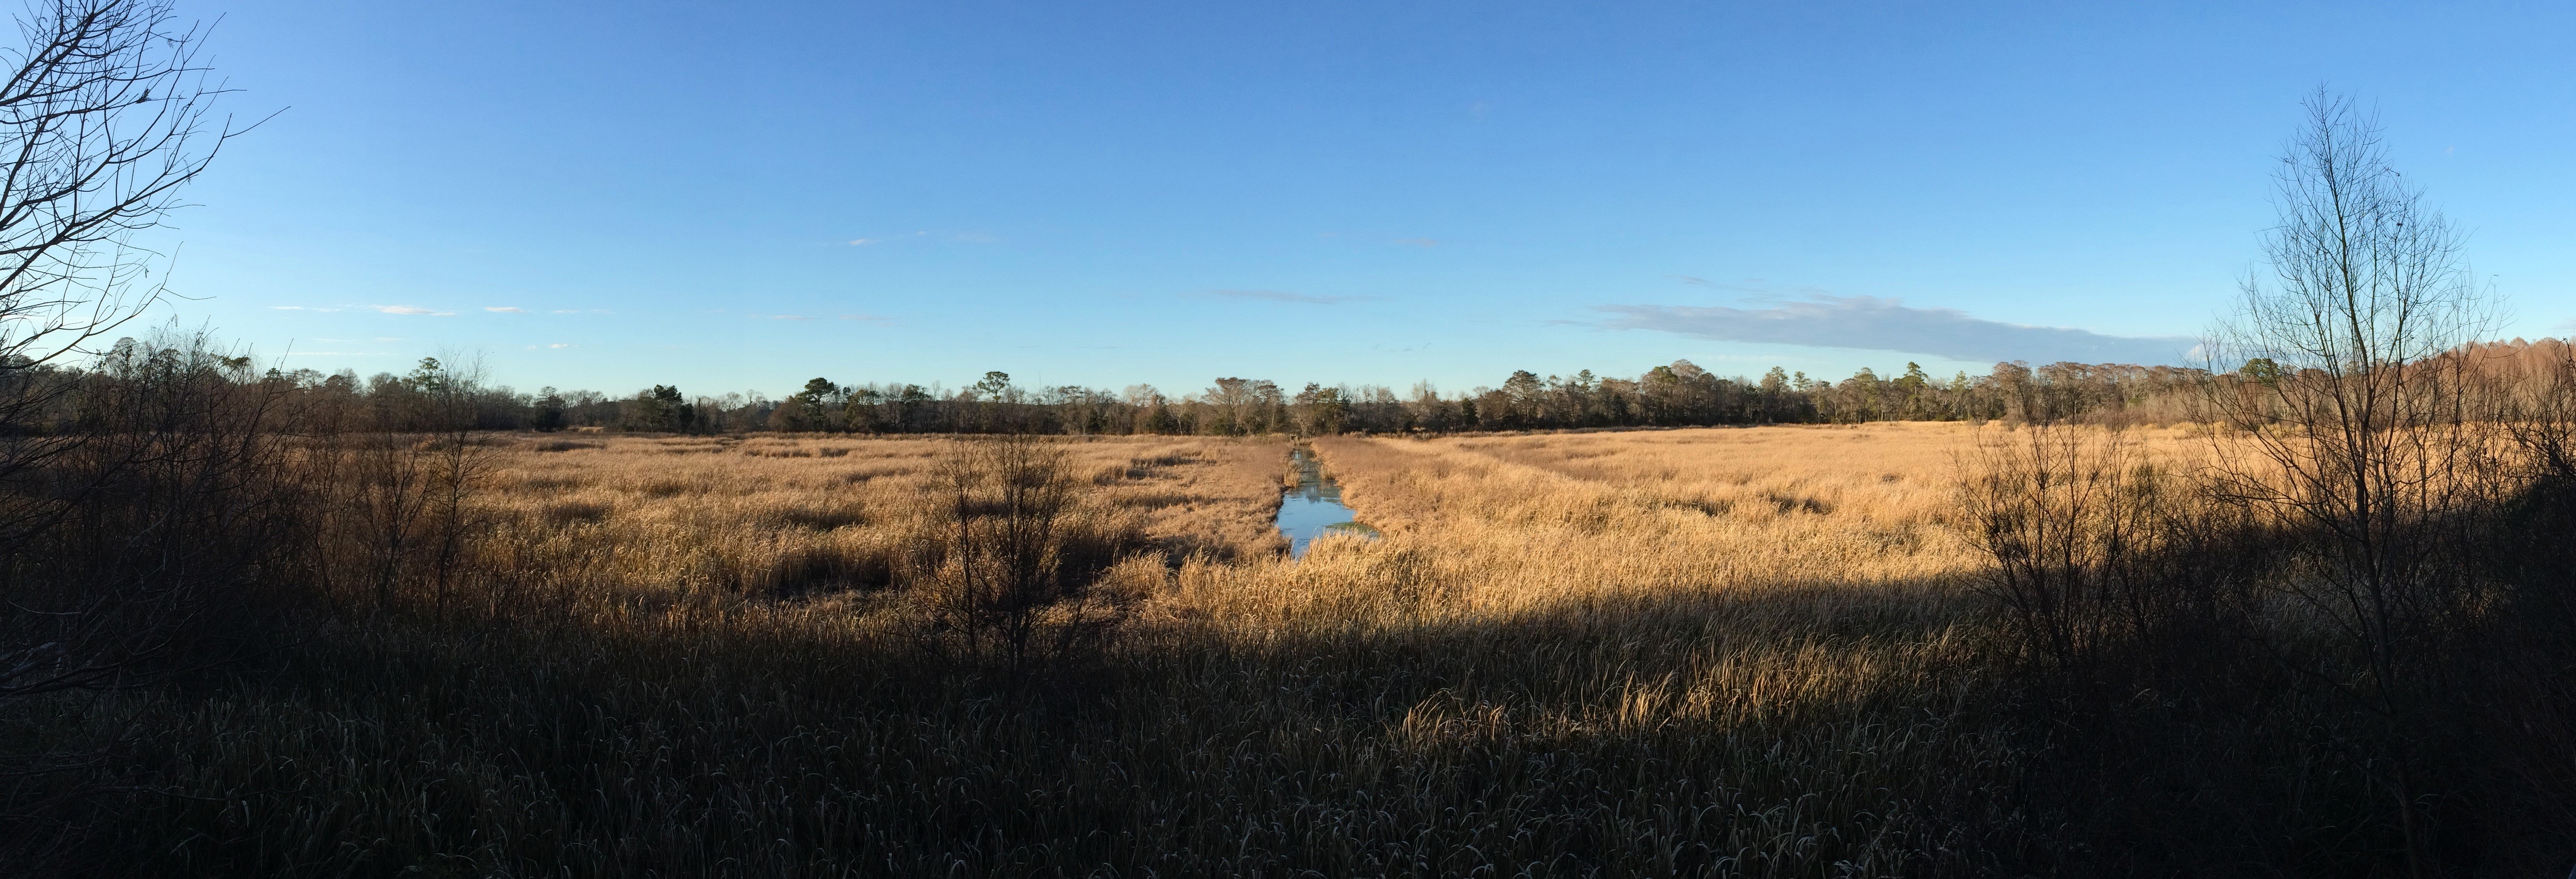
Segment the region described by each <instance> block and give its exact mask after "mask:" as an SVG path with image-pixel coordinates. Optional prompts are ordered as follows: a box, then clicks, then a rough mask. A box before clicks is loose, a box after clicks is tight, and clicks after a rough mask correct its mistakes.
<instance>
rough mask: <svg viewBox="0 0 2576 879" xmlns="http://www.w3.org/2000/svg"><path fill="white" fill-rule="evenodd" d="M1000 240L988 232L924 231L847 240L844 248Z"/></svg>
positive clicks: (974, 242)
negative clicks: (908, 243)
mask: <svg viewBox="0 0 2576 879" xmlns="http://www.w3.org/2000/svg"><path fill="white" fill-rule="evenodd" d="M1001 240H1002V239H1000V238H998V237H995V236H994V235H993V233H990V232H932V231H929V230H927V229H925V230H921V231H918V232H905V233H903V234H900V235H879V236H876V237H874V238H852V239H850V240H849V243H848V244H846V245H844V246H848V247H873V246H875V245H879V244H895V243H899V242H906V241H948V242H954V243H958V244H995V243H999V242H1000V241H1001Z"/></svg>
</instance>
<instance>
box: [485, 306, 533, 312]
mask: <svg viewBox="0 0 2576 879" xmlns="http://www.w3.org/2000/svg"><path fill="white" fill-rule="evenodd" d="M483 310H484V311H498V312H501V313H503V314H526V313H528V310H527V309H524V308H520V307H518V306H516V305H486V306H483Z"/></svg>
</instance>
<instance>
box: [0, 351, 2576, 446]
mask: <svg viewBox="0 0 2576 879" xmlns="http://www.w3.org/2000/svg"><path fill="white" fill-rule="evenodd" d="M2565 345H2566V343H2564V342H2562V341H2560V340H2557V339H2548V338H2544V339H2541V340H2539V341H2537V342H2527V341H2525V340H2522V339H2514V340H2511V341H2509V342H2496V343H2491V344H2481V345H2472V346H2468V347H2467V348H2464V349H2463V350H2462V351H2460V352H2458V354H2459V355H2461V356H2474V357H2475V358H2476V359H2479V360H2481V361H2497V360H2500V359H2501V360H2513V359H2524V358H2547V357H2555V356H2559V355H2560V354H2561V353H2562V352H2563V351H2565V350H2566V349H2565ZM152 347H154V346H153V345H149V344H145V343H139V342H136V341H134V340H132V339H122V340H119V341H118V343H117V344H116V346H114V347H113V348H112V349H111V350H110V351H109V352H108V353H107V354H106V355H105V357H104V358H102V360H101V361H100V362H101V363H108V362H122V361H129V360H133V359H135V358H138V357H148V356H150V355H151V353H152V352H151V351H150V350H147V349H150V348H152ZM242 365H243V366H246V365H247V362H246V361H245V362H244V363H243V364H242ZM98 371H99V370H98V368H97V367H55V366H53V365H50V364H48V365H44V366H40V367H36V368H31V369H27V370H22V371H20V372H18V373H17V374H16V377H15V380H17V381H24V382H61V383H66V384H68V385H72V386H78V385H80V384H81V383H82V382H83V381H84V380H85V378H84V377H85V376H89V375H91V374H92V373H96V372H98ZM236 375H238V376H241V377H242V379H241V380H245V381H248V380H253V379H252V376H254V375H256V380H257V381H259V382H261V383H265V384H270V385H273V386H280V387H284V388H287V389H289V391H290V392H291V393H293V394H295V395H297V396H299V397H301V398H303V400H302V401H301V402H302V403H303V404H304V405H303V406H302V407H301V408H316V409H319V410H327V411H335V412H336V411H338V410H341V409H344V408H349V407H359V408H364V409H368V410H376V411H380V412H381V413H384V414H383V415H382V416H381V417H377V418H375V419H374V421H375V423H380V424H384V425H386V426H387V427H388V428H390V429H396V430H438V429H448V428H450V427H451V425H446V424H438V425H431V424H416V425H415V424H410V423H409V419H407V417H406V416H403V415H401V414H400V413H405V412H415V411H421V408H422V407H421V406H420V405H419V401H418V400H417V399H416V398H419V397H422V396H423V395H425V394H427V393H430V391H429V389H430V388H431V387H432V386H437V387H441V388H447V387H449V386H451V385H452V386H453V388H452V389H451V391H444V392H442V393H450V392H453V391H461V392H462V397H463V400H464V402H465V404H466V406H465V408H466V409H467V410H468V412H469V413H470V414H469V415H468V416H467V417H468V418H469V419H470V422H471V427H472V429H477V430H535V431H557V430H565V429H599V430H617V431H632V432H650V433H694V434H724V433H744V432H751V431H776V432H819V433H849V434H941V433H1039V434H1062V435H1134V434H1150V435H1170V436H1244V435H1261V434H1274V433H1284V434H1293V435H1298V436H1321V435H1329V434H1340V433H1364V434H1389V433H1456V432H1479V431H1483V432H1491V431H1518V430H1570V429H1586V428H1630V427H1711V426H1722V425H1757V424H1859V423H1867V422H1882V421H1969V422H1983V421H2005V422H2012V423H2021V422H2030V421H2046V422H2056V421H2066V420H2074V421H2090V422H2098V423H2113V424H2170V423H2175V422H2181V421H2190V420H2194V415H2193V411H2194V406H2196V405H2197V404H2198V403H2199V401H2203V400H2205V399H2207V397H2206V392H2207V390H2208V386H2209V385H2210V384H2211V383H2212V382H2258V383H2260V382H2275V381H2278V380H2280V378H2281V376H2279V375H2277V374H2275V373H2274V367H2272V366H2271V365H2270V363H2269V362H2268V361H2265V360H2263V359H2260V358H2257V359H2255V360H2253V361H2249V362H2248V363H2246V364H2244V365H2242V366H2241V367H2240V368H2238V369H2237V370H2234V371H2232V372H2227V373H2221V374H2212V373H2211V372H2210V371H2209V370H2205V369H2198V368H2190V367H2172V366H2139V365H2133V364H2118V363H2104V364H2086V363H2071V362H2060V363H2051V364H2046V365H2043V366H2036V367H2034V366H2030V365H2027V364H2025V363H2019V362H2013V363H1997V364H1995V366H1994V367H1993V368H1992V369H1991V370H1989V371H1988V372H1986V373H1985V374H1983V375H1970V374H1968V373H1966V372H1964V371H1962V372H1959V373H1956V374H1954V375H1953V376H1951V377H1950V378H1947V379H1943V378H1936V377H1933V376H1931V375H1928V374H1926V373H1925V372H1924V370H1923V368H1922V367H1921V366H1920V365H1918V364H1914V363H1908V364H1906V370H1905V372H1904V373H1902V374H1899V375H1896V376H1894V377H1882V376H1880V375H1878V374H1877V372H1876V371H1874V370H1871V369H1868V368H1862V369H1861V370H1859V371H1858V372H1855V373H1853V374H1852V375H1851V376H1850V377H1848V378H1845V379H1842V380H1841V381H1831V380H1822V379H1814V378H1810V377H1808V376H1807V375H1806V374H1805V373H1803V372H1791V371H1788V370H1784V369H1781V368H1779V367H1773V368H1772V369H1770V370H1769V371H1767V372H1765V373H1763V375H1762V376H1761V377H1760V378H1745V377H1742V376H1736V377H1722V376H1718V375H1716V374H1713V373H1710V372H1709V371H1707V370H1705V369H1702V368H1701V367H1699V366H1698V365H1696V364H1693V363H1691V362H1690V361H1689V360H1677V361H1674V362H1673V363H1672V364H1671V365H1668V366H1658V367H1655V368H1653V369H1650V370H1647V371H1646V372H1645V373H1644V374H1642V375H1639V376H1637V377H1636V378H1616V377H1604V376H1597V375H1595V374H1594V373H1593V372H1592V371H1591V370H1581V371H1578V372H1576V373H1574V374H1573V375H1571V376H1562V375H1549V376H1546V377H1543V378H1542V377H1540V376H1539V375H1537V374H1536V373H1533V372H1530V371H1527V370H1520V371H1515V372H1513V373H1512V374H1511V376H1510V377H1508V378H1506V379H1505V380H1504V381H1503V383H1502V386H1501V387H1498V388H1497V387H1477V388H1474V389H1472V390H1470V391H1468V392H1466V393H1463V394H1455V395H1449V394H1443V393H1441V392H1440V391H1439V390H1438V389H1437V388H1436V387H1434V386H1433V385H1432V384H1431V383H1429V382H1420V383H1416V384H1414V385H1413V386H1412V387H1411V388H1410V389H1409V390H1407V391H1405V392H1403V393H1398V392H1397V391H1395V390H1394V389H1393V388H1390V387H1387V386H1385V385H1356V386H1354V385H1341V386H1335V387H1324V386H1322V385H1320V384H1315V383H1308V384H1306V385H1305V387H1303V388H1302V389H1300V390H1298V391H1296V392H1293V393H1291V392H1289V391H1288V390H1286V389H1285V388H1284V387H1282V386H1281V385H1279V384H1278V383H1276V382H1273V381H1269V380H1266V379H1245V378H1232V377H1228V378H1219V379H1216V380H1215V381H1214V382H1213V383H1212V384H1211V385H1210V386H1209V387H1207V388H1206V389H1204V390H1201V391H1199V392H1197V393H1189V394H1183V395H1181V396H1178V397H1174V396H1171V395H1168V394H1166V393H1164V392H1163V391H1161V390H1160V389H1157V388H1155V387H1154V386H1152V385H1145V384H1139V385H1130V386H1128V387H1127V388H1125V389H1124V390H1122V391H1114V392H1113V391H1109V390H1106V389H1095V388H1086V387H1081V386H1078V385H1063V386H1055V387H1040V388H1026V387H1022V386H1020V385H1018V384H1015V383H1013V382H1012V381H1011V377H1010V375H1009V374H1007V373H1003V372H999V371H995V372H988V373H985V375H984V377H983V378H982V379H981V380H979V381H977V382H975V383H974V384H972V385H969V386H967V387H965V388H962V389H958V390H955V391H944V390H941V389H939V388H938V386H936V385H933V386H930V387H924V386H922V385H918V384H910V383H890V384H873V383H872V384H842V383H838V382H834V381H831V380H829V379H826V378H815V379H812V380H810V381H808V382H806V383H805V386H804V388H803V389H802V390H799V391H798V392H796V393H794V394H790V395H788V396H787V398H786V399H783V400H772V399H769V398H768V397H767V396H766V395H763V394H761V393H759V392H757V391H754V392H750V393H739V392H737V393H727V394H723V395H713V396H711V395H695V396H692V395H688V394H685V393H683V392H682V391H681V390H680V389H679V388H677V387H675V386H672V385H658V384H657V385H654V386H652V387H649V388H646V389H644V390H640V391H637V392H635V393H633V394H631V395H628V396H625V397H611V396H608V395H606V394H602V393H599V392H597V391H588V390H581V391H569V392H566V391H558V390H556V389H555V388H552V387H547V388H542V389H540V390H539V391H537V392H536V393H533V394H530V393H524V392H520V391H517V390H514V389H512V388H510V387H508V386H503V385H490V384H486V383H484V382H482V381H480V380H479V379H478V378H477V377H476V376H475V375H474V374H473V372H472V371H471V370H460V369H456V368H453V367H451V366H449V365H444V364H441V363H439V362H438V361H437V360H436V359H434V358H424V359H423V360H422V361H421V362H420V364H419V365H418V366H416V367H415V368H414V369H413V370H411V371H410V372H408V373H406V374H400V375H397V374H394V373H391V372H380V373H377V374H376V375H374V376H372V377H369V378H365V379H361V378H359V377H358V375H357V373H356V372H355V371H353V370H346V369H343V370H340V371H339V372H336V373H331V374H324V373H322V372H320V371H318V370H312V369H298V370H292V371H281V370H275V369H272V370H268V371H267V372H265V373H254V372H252V371H250V370H248V369H241V370H238V371H237V372H236ZM58 399H59V400H60V401H61V402H60V403H59V404H58V405H56V406H54V407H52V408H53V411H51V412H49V413H47V414H46V416H45V417H38V418H31V419H27V420H24V421H21V422H19V423H18V424H17V425H15V427H16V429H17V430H18V431H20V432H40V433H41V432H49V431H58V430H67V429H71V428H72V427H73V425H74V424H75V423H76V422H78V421H80V420H81V419H83V418H94V417H95V414H94V413H88V412H87V411H86V408H87V407H85V405H84V404H82V403H81V402H80V401H81V399H82V397H81V395H80V394H78V393H76V392H75V393H70V394H63V395H59V397H58Z"/></svg>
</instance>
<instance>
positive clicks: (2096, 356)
mask: <svg viewBox="0 0 2576 879" xmlns="http://www.w3.org/2000/svg"><path fill="white" fill-rule="evenodd" d="M1596 309H1597V310H1599V311H1605V312H1609V313H1611V314H1613V315H1616V317H1613V318H1611V319H1610V320H1607V321H1604V322H1602V323H1601V324H1599V325H1600V326H1603V327H1607V328H1610V329H1622V330H1656V331H1660V332H1667V333H1674V334H1678V335H1684V336H1691V337H1694V338H1700V339H1711V340H1715V341H1721V342H1766V343H1773V344H1782V345H1811V346H1816V347H1822V348H1859V349H1864V350H1872V351H1898V352H1904V353H1909V354H1928V355H1932V356H1934V357H1946V358H1950V359H1953V360H1968V361H2007V360H2025V361H2029V362H2032V363H2052V362H2057V361H2075V362H2081V363H2139V364H2159V363H2166V364H2174V363H2186V362H2188V357H2189V355H2188V354H2187V353H2186V352H2188V351H2190V350H2191V349H2192V347H2193V345H2194V344H2195V340H2193V339H2191V338H2189V337H2185V336H2112V335H2105V334H2102V333H2096V332H2092V331H2090V330H2079V329H2073V328H2068V327H2040V326H2027V325H2023V324H2012V323H2004V322H2002V321H1992V320H1985V319H1983V318H1978V317H1973V316H1970V315H1969V314H1968V313H1967V312H1964V311H1960V310H1958V309H1955V308H1913V307H1909V306H1907V305H1905V304H1904V303H1902V302H1899V301H1897V300H1894V299H1881V298H1878V297H1875V296H1830V295H1824V294H1814V293H1811V294H1808V295H1807V296H1806V297H1805V298H1804V299H1802V300H1794V301H1787V302H1779V303H1777V304H1774V305H1772V306H1771V307H1769V308H1728V307H1725V306H1690V305H1603V306H1596Z"/></svg>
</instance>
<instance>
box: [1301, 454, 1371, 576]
mask: <svg viewBox="0 0 2576 879" xmlns="http://www.w3.org/2000/svg"><path fill="white" fill-rule="evenodd" d="M1288 455H1289V460H1290V461H1292V462H1294V463H1295V464H1296V465H1297V487H1296V488H1291V489H1288V490H1287V491H1286V492H1284V493H1282V494H1281V495H1280V497H1279V533H1281V534H1284V535H1287V537H1288V555H1289V557H1291V558H1305V557H1306V547H1307V545H1309V544H1312V543H1314V542H1315V538H1317V537H1322V536H1324V534H1326V533H1327V532H1335V531H1341V532H1351V533H1358V534H1364V535H1367V536H1370V537H1375V536H1377V529H1374V528H1370V527H1369V526H1366V525H1362V524H1360V523H1358V522H1356V521H1353V520H1352V514H1351V508H1349V507H1345V506H1342V487H1341V486H1339V485H1335V484H1333V481H1332V480H1330V479H1326V478H1324V470H1323V467H1322V465H1321V463H1320V462H1318V461H1316V460H1315V454H1314V453H1313V452H1310V451H1307V450H1305V449H1294V450H1291V451H1290V452H1289V453H1288Z"/></svg>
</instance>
